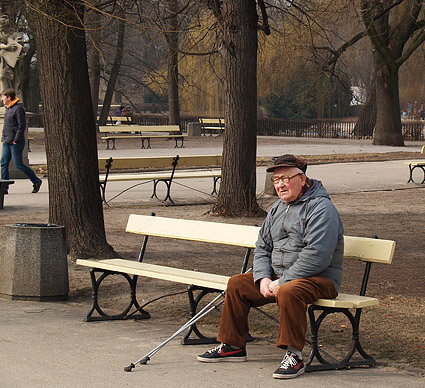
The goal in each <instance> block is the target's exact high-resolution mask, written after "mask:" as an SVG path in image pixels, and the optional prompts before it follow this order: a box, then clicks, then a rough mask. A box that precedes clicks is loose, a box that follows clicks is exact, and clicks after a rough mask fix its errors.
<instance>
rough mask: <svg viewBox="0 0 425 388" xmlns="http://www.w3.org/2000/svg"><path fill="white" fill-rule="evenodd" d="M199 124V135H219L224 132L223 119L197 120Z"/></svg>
mask: <svg viewBox="0 0 425 388" xmlns="http://www.w3.org/2000/svg"><path fill="white" fill-rule="evenodd" d="M199 123H200V124H201V135H203V136H207V132H209V133H210V136H212V134H213V133H217V132H218V134H219V135H221V134H222V133H223V131H224V119H202V118H200V119H199Z"/></svg>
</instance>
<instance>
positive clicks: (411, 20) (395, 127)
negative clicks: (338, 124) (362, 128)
mask: <svg viewBox="0 0 425 388" xmlns="http://www.w3.org/2000/svg"><path fill="white" fill-rule="evenodd" d="M422 8H423V1H420V0H398V1H393V0H384V1H378V0H362V1H361V14H362V18H363V21H364V24H365V26H366V31H367V35H368V37H369V39H370V40H371V42H372V45H373V48H374V51H373V57H374V81H375V88H376V91H375V93H376V128H375V134H374V138H373V144H377V145H395V146H400V145H404V140H403V135H402V132H401V118H400V100H399V83H398V71H399V69H400V66H401V65H402V64H403V63H404V62H405V61H406V60H407V59H408V58H409V57H410V55H411V54H412V53H413V52H414V51H415V50H416V49H417V48H418V47H419V46H420V45H421V44H422V43H423V42H424V41H425V20H423V19H420V17H421V11H422Z"/></svg>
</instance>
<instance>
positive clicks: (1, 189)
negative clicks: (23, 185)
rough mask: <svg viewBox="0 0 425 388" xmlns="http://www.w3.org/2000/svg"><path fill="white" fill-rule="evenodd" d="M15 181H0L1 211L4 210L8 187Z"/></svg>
mask: <svg viewBox="0 0 425 388" xmlns="http://www.w3.org/2000/svg"><path fill="white" fill-rule="evenodd" d="M14 183H15V181H11V180H6V179H0V210H3V204H4V195H5V194H6V187H8V186H9V185H13V184H14Z"/></svg>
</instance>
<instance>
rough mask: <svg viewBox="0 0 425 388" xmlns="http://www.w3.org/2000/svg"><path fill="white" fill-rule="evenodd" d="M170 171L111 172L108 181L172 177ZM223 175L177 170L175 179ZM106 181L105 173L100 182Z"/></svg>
mask: <svg viewBox="0 0 425 388" xmlns="http://www.w3.org/2000/svg"><path fill="white" fill-rule="evenodd" d="M170 174H171V173H169V172H162V173H148V172H147V173H138V174H131V173H128V174H110V175H109V176H108V182H122V181H138V180H140V181H149V180H158V179H168V178H170ZM220 176H221V170H204V171H179V172H175V173H174V176H173V179H193V178H217V177H220ZM104 181H105V175H104V174H102V175H99V182H104Z"/></svg>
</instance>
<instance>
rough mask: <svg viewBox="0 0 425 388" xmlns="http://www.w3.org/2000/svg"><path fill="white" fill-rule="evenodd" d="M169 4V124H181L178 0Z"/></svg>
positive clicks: (167, 38)
mask: <svg viewBox="0 0 425 388" xmlns="http://www.w3.org/2000/svg"><path fill="white" fill-rule="evenodd" d="M168 6H169V12H168V13H169V14H168V19H167V22H166V26H167V27H166V33H165V37H166V40H167V46H168V112H169V114H168V121H169V124H175V125H180V106H179V105H180V104H179V83H178V80H179V68H178V63H179V57H178V46H179V33H178V30H179V29H178V20H177V12H178V3H177V0H169V1H168Z"/></svg>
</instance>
